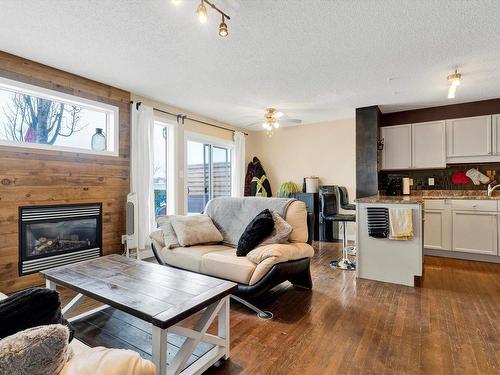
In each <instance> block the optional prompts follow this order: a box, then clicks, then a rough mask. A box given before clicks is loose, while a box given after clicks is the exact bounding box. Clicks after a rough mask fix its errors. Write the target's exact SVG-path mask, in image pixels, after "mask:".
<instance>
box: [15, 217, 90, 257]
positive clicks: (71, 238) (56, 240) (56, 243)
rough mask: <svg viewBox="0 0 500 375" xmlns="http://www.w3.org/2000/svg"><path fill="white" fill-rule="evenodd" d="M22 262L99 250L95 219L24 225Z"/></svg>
mask: <svg viewBox="0 0 500 375" xmlns="http://www.w3.org/2000/svg"><path fill="white" fill-rule="evenodd" d="M23 226H24V227H25V228H24V231H23V235H24V237H25V238H24V246H23V249H22V250H23V251H24V254H23V255H24V259H33V258H38V257H44V256H50V255H56V254H58V253H60V254H63V253H67V252H73V251H77V250H85V249H92V248H96V247H99V246H100V244H99V223H98V218H97V217H95V218H72V219H62V218H61V219H56V220H50V221H47V220H45V221H42V222H26V223H23Z"/></svg>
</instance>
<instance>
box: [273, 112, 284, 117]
mask: <svg viewBox="0 0 500 375" xmlns="http://www.w3.org/2000/svg"><path fill="white" fill-rule="evenodd" d="M283 115H284V113H283V112H276V113H275V114H274V117H276V118H280V117H283Z"/></svg>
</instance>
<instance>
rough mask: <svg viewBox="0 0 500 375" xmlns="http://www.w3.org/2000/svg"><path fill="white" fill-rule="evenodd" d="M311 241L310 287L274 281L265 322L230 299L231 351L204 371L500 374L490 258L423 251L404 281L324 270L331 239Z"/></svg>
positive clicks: (497, 305) (499, 328) (333, 250)
mask: <svg viewBox="0 0 500 375" xmlns="http://www.w3.org/2000/svg"><path fill="white" fill-rule="evenodd" d="M314 246H315V249H316V255H315V256H314V258H313V261H312V274H313V283H314V287H313V290H312V291H303V290H297V289H295V288H294V287H293V286H291V285H289V284H284V285H283V286H280V287H277V288H276V289H275V290H273V292H272V293H270V294H269V295H268V296H267V297H266V298H265V300H262V301H261V302H260V306H261V307H263V308H264V309H266V310H270V311H272V312H273V313H274V316H275V317H274V319H273V320H270V321H265V320H260V319H259V318H257V316H256V315H254V314H253V313H251V312H249V311H248V310H247V309H245V308H243V307H241V306H239V305H237V304H236V303H233V304H232V307H231V358H230V359H229V360H228V361H226V362H222V363H220V365H219V366H217V367H212V368H211V369H210V370H208V371H207V374H213V375H215V374H232V375H233V374H500V264H491V263H481V262H472V261H461V260H454V259H446V258H437V257H426V259H425V267H424V269H425V274H424V279H423V281H422V286H421V287H420V288H409V287H404V286H398V285H393V284H388V283H381V282H375V281H369V280H362V279H356V278H355V275H354V273H352V272H342V271H338V270H332V269H330V267H329V265H328V262H329V260H331V259H333V258H337V257H338V256H339V254H340V251H339V244H325V243H321V244H320V243H316V244H315V245H314ZM62 295H63V299H65V300H67V299H68V298H69V297H70V296H71V293H68V292H67V291H63V293H62ZM88 306H90V305H87V307H88Z"/></svg>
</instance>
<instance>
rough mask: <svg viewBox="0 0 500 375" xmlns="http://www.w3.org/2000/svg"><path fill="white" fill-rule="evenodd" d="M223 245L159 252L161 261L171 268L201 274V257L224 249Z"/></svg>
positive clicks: (179, 248) (180, 248) (165, 249)
mask: <svg viewBox="0 0 500 375" xmlns="http://www.w3.org/2000/svg"><path fill="white" fill-rule="evenodd" d="M225 248H227V246H224V245H199V246H189V247H177V248H175V249H167V248H166V247H164V248H163V249H162V250H161V251H160V254H161V257H162V259H163V261H164V262H165V263H167V264H169V265H171V266H174V267H178V268H182V269H185V270H188V271H193V272H201V271H200V269H201V257H202V256H203V255H205V254H206V253H209V252H211V251H216V250H221V249H225Z"/></svg>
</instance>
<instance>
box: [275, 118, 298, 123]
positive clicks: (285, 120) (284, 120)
mask: <svg viewBox="0 0 500 375" xmlns="http://www.w3.org/2000/svg"><path fill="white" fill-rule="evenodd" d="M280 122H291V123H294V124H302V120H299V119H298V118H285V119H283V120H280Z"/></svg>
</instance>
